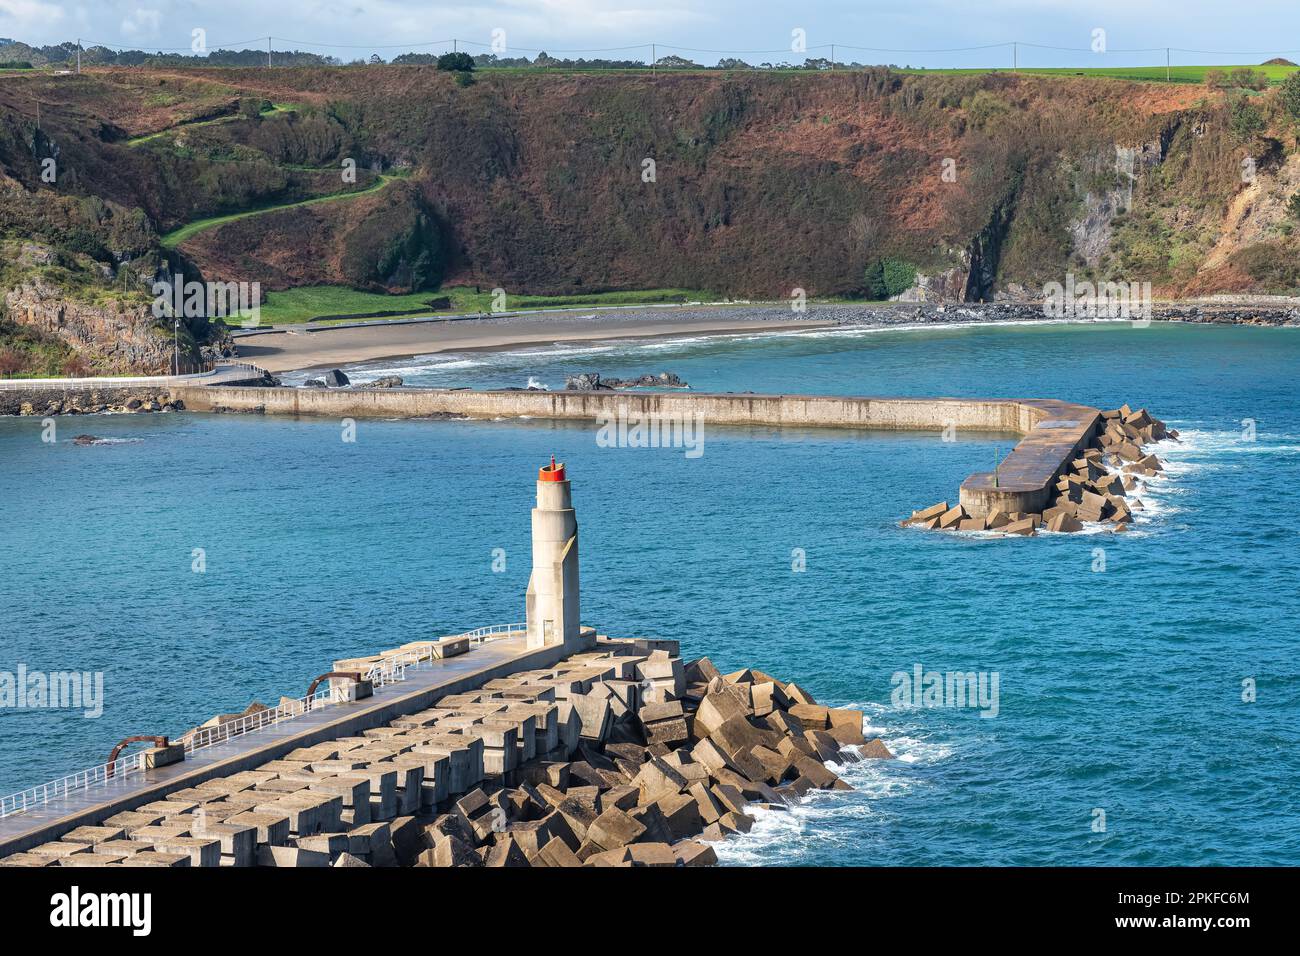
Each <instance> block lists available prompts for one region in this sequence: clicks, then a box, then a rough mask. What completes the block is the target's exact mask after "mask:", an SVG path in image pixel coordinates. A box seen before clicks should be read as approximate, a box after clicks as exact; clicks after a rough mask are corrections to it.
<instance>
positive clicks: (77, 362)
mask: <svg viewBox="0 0 1300 956" xmlns="http://www.w3.org/2000/svg"><path fill="white" fill-rule="evenodd" d="M62 371H63V374H64V375H66V376H67V377H68V378H84V377H85V376H87V375H89V374H90V372H91V369H90V365H89V364H88V363H87V362H86V360H85V359H83V358H82V357H81V356H80V355H74V356H72V358H70V359H68V360H67V361H66V362H64V363H63V368H62Z"/></svg>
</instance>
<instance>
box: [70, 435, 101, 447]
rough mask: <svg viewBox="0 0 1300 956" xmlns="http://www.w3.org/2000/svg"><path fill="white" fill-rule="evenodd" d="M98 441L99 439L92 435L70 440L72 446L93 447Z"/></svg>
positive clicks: (79, 436)
mask: <svg viewBox="0 0 1300 956" xmlns="http://www.w3.org/2000/svg"><path fill="white" fill-rule="evenodd" d="M98 441H99V439H98V438H97V437H95V436H94V435H78V436H77V437H76V438H74V439H72V443H73V444H74V445H93V444H95V443H96V442H98Z"/></svg>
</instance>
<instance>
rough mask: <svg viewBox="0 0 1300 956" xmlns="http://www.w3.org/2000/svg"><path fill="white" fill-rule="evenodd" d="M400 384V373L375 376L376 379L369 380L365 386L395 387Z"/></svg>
mask: <svg viewBox="0 0 1300 956" xmlns="http://www.w3.org/2000/svg"><path fill="white" fill-rule="evenodd" d="M339 374H340V375H342V374H343V373H342V372H340V373H339ZM401 384H402V376H400V375H385V376H384V377H383V378H377V379H375V380H374V381H373V382H371V383H370V384H369V385H367V386H366V387H367V388H397V387H399V386H400V385H401Z"/></svg>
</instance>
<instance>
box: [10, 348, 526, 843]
mask: <svg viewBox="0 0 1300 956" xmlns="http://www.w3.org/2000/svg"><path fill="white" fill-rule="evenodd" d="M252 367H256V366H252ZM524 630H527V625H526V624H522V623H520V624H493V625H490V626H488V627H479V628H475V629H474V630H472V631H465V632H464V633H462V634H453V635H450V636H451V637H464V638H468V639H469V641H470V643H471V644H484V643H486V642H488V641H490V640H492V639H494V638H496V637H499V636H503V635H506V634H513V633H519V632H522V631H524ZM434 659H435V658H434V656H433V649H432V647H426V648H412V649H411V650H407V651H398V652H394V653H392V654H389V655H386V656H385V657H384V659H383V660H381V661H379V662H377V663H375V664H372V665H371V666H370V667H369V668H367V669H366V670H365V671H363V672H362V673H363V675H364V677H365V679H366V680H369V681H371V682H372V683H373V684H374V686H375V688H376V689H378V688H380V687H385V686H387V685H389V684H395V683H399V682H401V681H404V680H406V672H407V670H408V669H409V668H412V667H419V666H420V665H421V664H427V663H430V662H432V661H433V660H434ZM345 699H346V695H345V692H344V690H343V686H342V685H341V684H336V683H333V682H331V683H329V684H328V685H325V686H322V687H320V688H318V689H317V690H316V692H315V693H314V694H312V695H310V696H309V697H299V698H295V699H293V700H285V701H282V702H281V703H280V704H279V705H278V706H275V707H266V708H263V709H262V710H255V711H253V712H252V713H250V714H241V715H240V716H238V717H232V718H231V719H230V720H224V721H221V722H220V723H218V724H216V725H214V726H212V727H200V728H197V729H196V730H194V731H193V732H191V733H189V734H187V735H185V736H182V737H180V738H178V739H179V741H180V742H181V743H183V744H184V745H185V753H186V755H187V756H188V755H189V754H192V753H194V752H196V751H199V750H203V749H205V748H207V747H211V746H214V745H216V744H220V743H225V742H226V741H228V740H231V739H233V738H234V737H238V736H242V735H243V734H249V733H256V732H257V731H259V730H263V729H265V728H266V727H270V726H272V725H275V724H281V723H284V722H285V721H288V720H293V719H294V718H295V717H301V716H302V715H303V714H306V713H310V712H311V711H312V710H315V709H317V708H318V707H320V706H327V705H330V704H336V703H339V702H341V701H343V700H345ZM143 769H144V752H143V751H141V752H140V753H136V754H133V755H131V756H128V757H119V758H118V759H117V760H116V761H114V763H113V765H112V769H111V773H110V765H109V764H100V765H99V766H97V767H91V768H90V769H88V770H80V771H78V772H76V773H73V774H69V775H68V776H66V777H60V778H59V779H58V780H54V781H51V782H49V783H43V784H38V785H37V786H35V787H30V788H28V789H27V790H22V791H19V792H18V793H13V794H10V795H9V796H5V797H0V819H3V818H5V817H7V816H12V815H13V814H15V813H22V812H23V811H25V810H31V809H35V808H37V807H42V806H45V805H46V804H48V803H49V802H50V801H52V800H56V799H58V798H59V797H66V796H68V795H70V794H73V793H77V792H79V791H82V790H89V789H91V788H92V787H98V786H106V785H107V786H112V785H118V784H121V783H122V782H123V781H126V780H128V779H129V778H131V777H132V776H133V775H134V774H137V773H139V772H140V771H141V770H143Z"/></svg>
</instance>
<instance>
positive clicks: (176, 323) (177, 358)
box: [172, 315, 181, 375]
mask: <svg viewBox="0 0 1300 956" xmlns="http://www.w3.org/2000/svg"><path fill="white" fill-rule="evenodd" d="M172 356H173V358H172V361H173V363H174V364H175V368H174V369H173V370H172V374H173V375H179V374H181V317H180V316H179V315H177V316H174V317H173V319H172Z"/></svg>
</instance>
